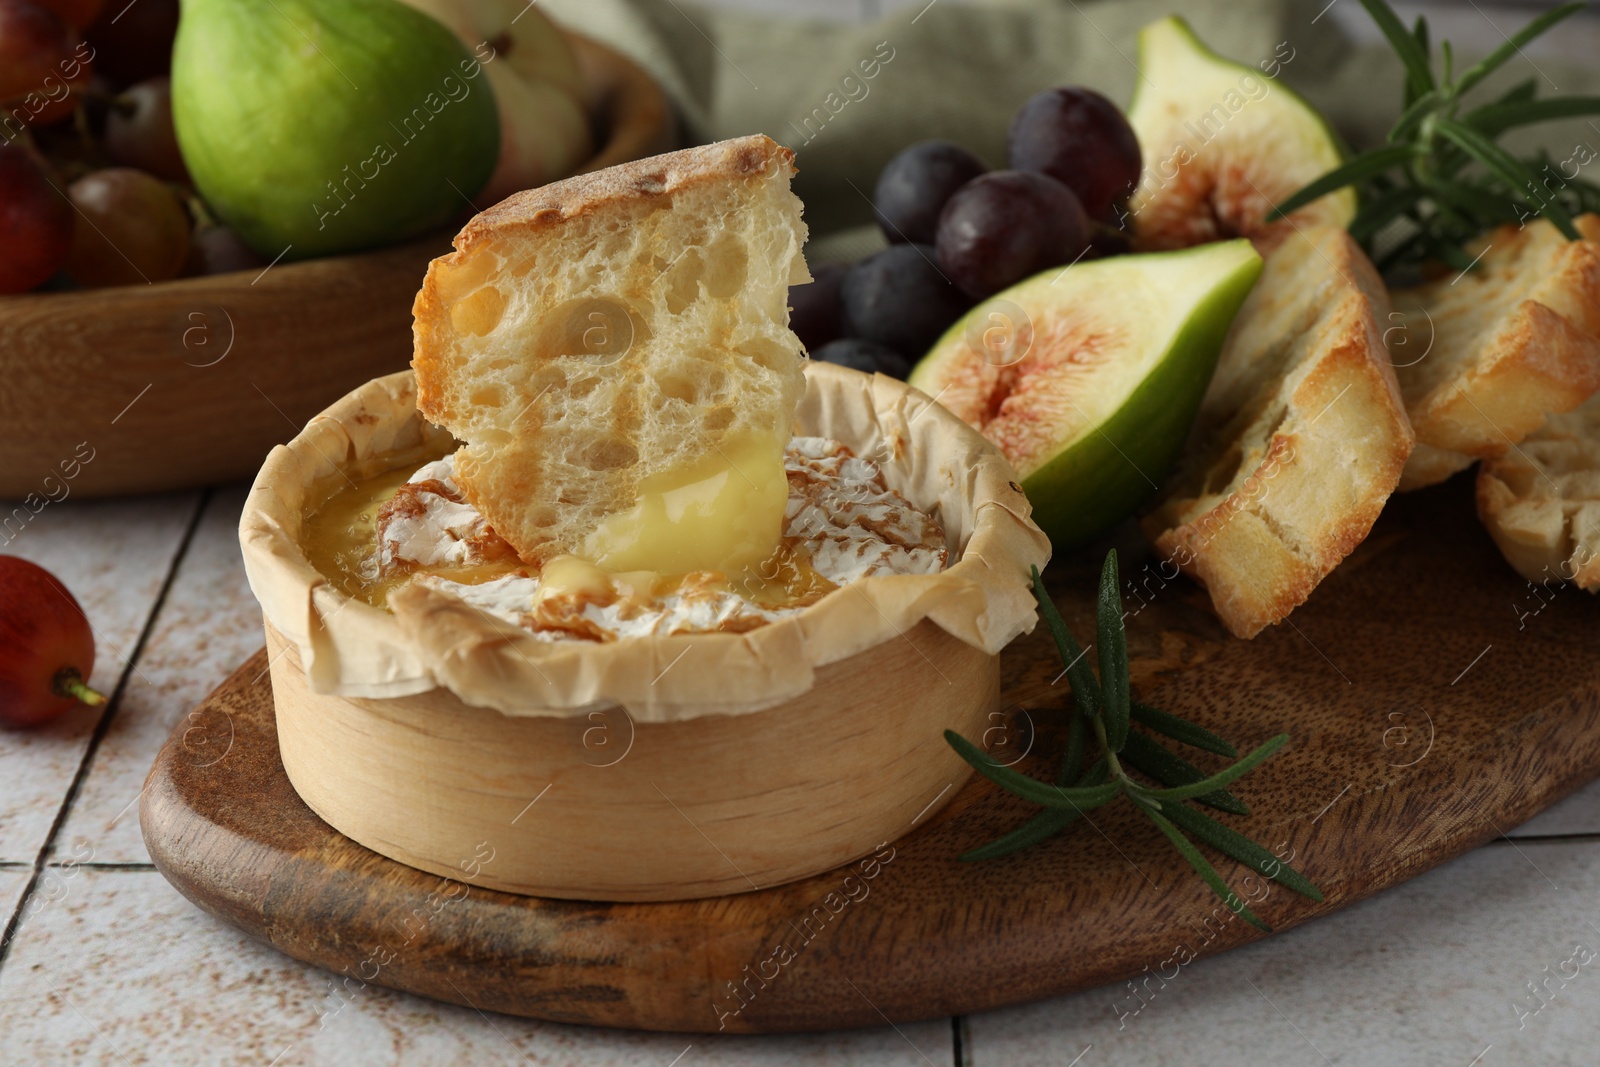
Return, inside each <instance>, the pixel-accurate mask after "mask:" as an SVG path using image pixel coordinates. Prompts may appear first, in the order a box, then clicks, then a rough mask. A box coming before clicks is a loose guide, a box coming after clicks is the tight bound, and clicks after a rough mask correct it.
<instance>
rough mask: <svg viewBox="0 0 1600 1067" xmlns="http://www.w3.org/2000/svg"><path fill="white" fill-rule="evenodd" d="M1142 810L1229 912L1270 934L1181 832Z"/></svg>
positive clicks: (1163, 820)
mask: <svg viewBox="0 0 1600 1067" xmlns="http://www.w3.org/2000/svg"><path fill="white" fill-rule="evenodd" d="M1143 810H1144V813H1145V814H1146V815H1147V816H1149V818H1150V821H1151V822H1153V823H1155V824H1156V826H1157V828H1158V829H1160V831H1161V832H1162V833H1163V834H1166V835H1167V840H1168V841H1171V842H1172V847H1173V848H1176V849H1177V850H1178V853H1179V855H1181V856H1182V857H1183V858H1184V859H1186V860H1188V861H1189V866H1191V867H1193V868H1194V869H1195V872H1196V873H1197V874H1199V875H1200V877H1201V878H1203V879H1205V883H1206V885H1208V886H1210V887H1211V891H1212V892H1213V893H1215V894H1216V895H1217V897H1218V899H1220V900H1221V901H1222V903H1224V904H1225V905H1227V907H1228V910H1229V911H1231V912H1233V913H1234V914H1235V915H1237V916H1239V917H1240V918H1241V919H1243V920H1244V921H1245V922H1247V923H1249V924H1250V925H1251V926H1254V927H1255V928H1256V929H1257V930H1261V931H1263V932H1265V933H1269V934H1270V933H1272V927H1270V926H1268V925H1267V924H1266V923H1264V922H1262V921H1261V919H1260V918H1259V917H1258V916H1257V915H1256V913H1255V912H1253V911H1251V910H1250V908H1249V905H1247V904H1245V902H1244V901H1242V900H1240V899H1239V897H1238V895H1237V894H1236V893H1234V891H1233V890H1231V889H1229V888H1228V883H1227V882H1224V881H1223V880H1222V875H1220V874H1218V873H1217V869H1216V868H1215V867H1213V866H1211V861H1210V860H1208V859H1206V858H1205V857H1204V856H1202V855H1201V854H1200V850H1199V849H1198V848H1195V847H1194V843H1193V842H1191V841H1190V840H1189V839H1188V838H1187V837H1184V836H1183V832H1182V831H1181V830H1179V829H1178V828H1177V827H1176V826H1174V825H1172V823H1170V822H1168V821H1167V819H1166V818H1165V817H1164V816H1162V815H1161V814H1159V813H1158V812H1154V811H1151V810H1150V809H1149V808H1145V809H1143Z"/></svg>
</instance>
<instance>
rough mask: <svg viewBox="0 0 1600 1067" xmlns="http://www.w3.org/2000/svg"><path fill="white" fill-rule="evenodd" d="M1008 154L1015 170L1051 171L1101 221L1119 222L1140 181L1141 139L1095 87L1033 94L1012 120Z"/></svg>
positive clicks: (1051, 174)
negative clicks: (1124, 205)
mask: <svg viewBox="0 0 1600 1067" xmlns="http://www.w3.org/2000/svg"><path fill="white" fill-rule="evenodd" d="M1009 152H1010V157H1011V166H1012V167H1013V169H1016V170H1035V171H1039V172H1040V173H1041V174H1048V175H1050V177H1052V178H1054V179H1056V181H1058V182H1061V183H1062V184H1063V185H1065V186H1066V187H1067V188H1069V189H1071V190H1072V191H1073V192H1074V193H1076V194H1077V195H1078V200H1079V201H1080V202H1081V203H1082V204H1083V209H1084V211H1086V212H1088V214H1089V217H1090V218H1092V219H1095V220H1097V221H1099V222H1106V223H1111V224H1113V225H1115V224H1116V223H1117V221H1118V218H1117V216H1118V209H1119V207H1120V206H1121V205H1122V203H1123V201H1125V200H1127V198H1128V197H1129V196H1131V195H1132V194H1133V190H1134V187H1135V186H1137V185H1138V184H1139V172H1140V167H1141V165H1142V159H1141V157H1140V154H1139V139H1138V138H1137V137H1135V136H1134V133H1133V128H1132V127H1131V126H1129V125H1128V120H1127V119H1125V118H1124V117H1123V116H1122V112H1120V111H1118V110H1117V105H1115V104H1113V103H1112V102H1111V101H1109V100H1107V99H1106V98H1105V97H1103V96H1101V95H1100V94H1099V93H1097V92H1095V91H1094V90H1092V89H1082V88H1076V87H1072V86H1062V87H1060V88H1057V89H1046V90H1045V91H1044V92H1042V93H1039V94H1037V95H1036V96H1033V97H1031V98H1030V99H1029V100H1028V102H1027V103H1025V104H1023V105H1022V107H1021V109H1020V110H1018V112H1017V115H1016V118H1014V119H1012V121H1011V135H1010V138H1009Z"/></svg>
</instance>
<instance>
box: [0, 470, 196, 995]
mask: <svg viewBox="0 0 1600 1067" xmlns="http://www.w3.org/2000/svg"><path fill="white" fill-rule="evenodd" d="M214 495H215V494H214V493H213V491H212V490H210V489H206V490H204V491H202V492H201V494H200V501H199V503H198V504H196V505H195V509H194V514H193V515H191V516H190V517H189V525H188V526H187V527H185V528H184V531H183V537H182V538H181V539H179V541H178V549H177V551H176V552H174V553H173V554H172V565H171V566H170V567H168V568H167V573H166V577H164V578H163V579H162V581H161V588H160V589H158V590H157V591H156V598H155V601H154V603H152V604H151V605H150V613H149V614H148V615H147V616H145V620H144V625H143V626H142V627H140V628H139V636H138V638H137V639H136V640H135V641H134V643H133V648H132V649H130V650H129V652H128V662H127V663H124V664H123V665H122V670H121V672H120V673H119V674H118V675H117V684H116V686H115V687H113V688H112V690H111V697H110V699H109V700H107V701H106V710H105V713H104V714H103V715H101V716H100V720H99V721H98V722H96V723H95V726H94V732H93V733H92V734H91V735H90V736H89V744H88V745H87V746H86V747H85V748H84V750H83V758H82V759H80V760H79V761H78V770H77V772H76V773H75V774H74V775H73V776H72V783H71V784H70V785H69V786H67V791H66V794H65V795H64V796H63V797H62V798H61V806H60V807H59V808H57V809H56V817H55V820H54V821H53V822H51V824H50V830H49V832H48V833H46V834H45V838H44V843H43V844H41V845H40V846H39V854H38V855H37V856H35V857H34V860H33V864H32V870H33V873H32V874H31V875H30V876H29V878H28V884H27V886H26V887H25V888H24V889H23V890H22V896H21V897H19V898H18V899H17V906H16V908H15V909H14V910H13V911H12V913H11V917H10V919H8V920H7V921H6V926H5V930H4V932H0V968H3V967H4V966H5V963H6V957H7V956H9V955H10V953H11V943H12V942H13V941H15V940H16V936H17V930H18V929H19V928H20V927H21V925H22V913H23V912H24V911H25V910H26V909H27V907H28V901H29V900H31V899H32V898H33V893H34V890H35V889H37V888H38V885H39V876H40V875H41V874H42V873H43V872H44V868H45V866H46V857H48V856H49V855H50V850H51V848H53V847H54V846H55V843H56V835H58V834H59V833H60V832H61V828H62V827H63V826H65V825H66V822H67V816H68V815H69V814H71V812H72V803H73V801H75V800H76V799H77V798H78V790H79V789H81V788H82V786H83V780H84V779H85V778H87V777H88V775H89V768H90V766H91V765H92V764H93V763H94V757H95V753H96V752H98V751H99V750H100V742H101V741H102V740H103V739H104V738H105V735H106V733H107V732H108V731H109V730H110V728H111V722H112V720H113V719H115V718H116V715H117V712H118V711H119V710H120V709H121V707H122V700H123V697H124V696H125V695H126V693H127V689H128V680H129V679H130V678H131V677H132V676H133V670H134V667H135V666H136V665H137V664H138V662H139V657H140V656H142V655H143V654H144V647H145V644H146V643H147V642H148V641H149V640H150V634H151V633H152V632H154V630H155V626H156V620H157V619H158V618H159V617H160V616H161V609H162V608H163V607H165V606H166V603H167V595H168V594H169V593H170V592H171V591H172V585H173V582H174V581H175V580H176V579H177V576H178V568H180V567H181V566H183V560H184V557H185V556H187V555H188V554H189V545H190V544H191V543H193V541H194V535H195V531H196V530H197V529H199V527H200V519H201V517H202V516H203V515H205V513H206V508H208V507H209V506H210V505H211V501H212V498H213V496H214Z"/></svg>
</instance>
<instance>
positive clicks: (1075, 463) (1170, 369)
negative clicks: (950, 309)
mask: <svg viewBox="0 0 1600 1067" xmlns="http://www.w3.org/2000/svg"><path fill="white" fill-rule="evenodd" d="M1260 273H1261V257H1260V256H1259V255H1258V254H1257V253H1256V252H1255V250H1254V249H1253V248H1252V247H1251V245H1250V242H1249V241H1245V240H1234V241H1226V242H1217V243H1213V244H1209V245H1205V246H1202V247H1200V248H1194V249H1188V250H1184V251H1178V252H1167V253H1150V254H1144V255H1129V256H1117V257H1114V258H1110V259H1100V260H1094V261H1090V262H1085V263H1079V264H1076V265H1074V266H1071V267H1068V268H1066V269H1065V270H1061V271H1056V270H1051V271H1046V272H1044V273H1043V274H1039V275H1036V276H1035V277H1033V278H1030V279H1028V280H1027V281H1025V282H1022V283H1021V284H1019V285H1015V286H1013V287H1011V288H1010V289H1007V290H1005V291H1003V292H1001V293H998V294H996V295H995V296H993V297H990V298H989V299H988V300H985V301H984V302H983V303H981V304H979V305H978V306H977V307H975V308H973V309H972V311H971V312H969V313H968V314H967V315H966V317H964V318H963V319H962V320H961V321H959V322H957V323H956V324H955V325H954V326H952V327H951V328H950V330H949V332H947V333H946V334H945V335H944V336H943V337H942V338H940V339H939V341H938V342H937V343H936V344H935V345H934V346H933V348H932V349H931V350H930V351H929V352H928V355H927V356H926V357H924V358H923V360H922V362H921V363H919V364H917V368H916V370H915V371H913V372H912V375H911V379H910V381H911V384H912V385H914V386H916V387H917V388H919V389H921V390H922V391H923V392H925V393H927V394H928V395H929V396H932V397H934V398H935V399H937V400H938V401H939V402H940V403H942V404H943V405H944V406H945V407H947V408H949V409H950V410H951V411H953V412H954V413H955V414H956V415H957V416H959V417H960V418H961V419H962V420H963V421H964V422H966V423H967V424H968V425H970V426H972V427H974V428H975V429H977V430H978V431H979V432H980V433H982V434H983V435H984V436H985V437H987V438H988V439H989V440H990V441H993V442H994V443H995V444H996V445H998V446H999V447H1000V450H1001V451H1002V452H1004V453H1005V454H1006V458H1008V459H1009V460H1010V461H1011V464H1012V466H1013V467H1015V468H1016V470H1017V475H1018V477H1019V478H1020V479H1021V482H1022V487H1023V489H1024V490H1025V491H1026V492H1027V494H1028V499H1029V500H1030V501H1031V502H1032V504H1033V519H1034V521H1035V522H1037V523H1038V524H1039V526H1040V527H1041V528H1042V529H1043V530H1044V532H1045V533H1046V534H1048V535H1049V536H1050V540H1051V543H1052V544H1053V545H1054V546H1055V548H1056V550H1057V551H1060V550H1063V549H1066V548H1070V547H1072V546H1074V545H1079V544H1082V543H1084V542H1086V541H1088V540H1091V539H1093V538H1094V537H1097V536H1099V535H1100V534H1103V533H1105V532H1106V531H1107V530H1109V529H1110V528H1111V527H1112V526H1114V525H1116V524H1117V523H1118V522H1120V521H1121V520H1122V519H1124V518H1126V517H1127V516H1128V515H1129V514H1130V513H1131V512H1132V511H1133V510H1134V509H1135V508H1136V507H1138V506H1139V505H1140V504H1141V503H1142V502H1144V500H1146V499H1147V498H1148V497H1150V496H1151V495H1152V494H1153V493H1154V492H1155V490H1156V488H1157V486H1158V485H1159V484H1160V483H1161V480H1162V479H1163V478H1164V477H1165V476H1166V474H1167V472H1168V470H1169V469H1170V468H1171V466H1172V464H1173V462H1174V460H1176V459H1177V457H1178V453H1179V451H1180V450H1181V449H1182V447H1183V443H1184V440H1185V439H1186V438H1187V437H1188V434H1189V428H1190V425H1191V424H1192V423H1193V422H1194V417H1195V413H1196V411H1197V410H1198V409H1199V405H1200V399H1201V397H1202V396H1204V394H1205V391H1206V386H1207V385H1208V384H1209V382H1210V380H1211V375H1212V372H1213V371H1214V370H1215V369H1216V364H1217V356H1218V354H1219V353H1220V352H1221V350H1222V342H1223V339H1224V337H1226V335H1227V332H1228V327H1229V326H1230V325H1231V324H1232V322H1233V318H1234V315H1235V314H1236V313H1237V312H1238V310H1239V306H1240V305H1241V304H1242V303H1243V302H1244V298H1245V297H1246V296H1247V295H1248V294H1249V292H1250V289H1251V287H1252V286H1253V285H1254V284H1255V280H1256V277H1257V276H1258V275H1259V274H1260Z"/></svg>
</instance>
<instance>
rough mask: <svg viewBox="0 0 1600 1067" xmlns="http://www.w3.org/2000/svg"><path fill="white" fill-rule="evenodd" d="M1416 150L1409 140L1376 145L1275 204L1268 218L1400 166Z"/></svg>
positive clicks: (1287, 212)
mask: <svg viewBox="0 0 1600 1067" xmlns="http://www.w3.org/2000/svg"><path fill="white" fill-rule="evenodd" d="M1416 151H1417V150H1416V149H1415V148H1414V147H1413V146H1411V145H1409V144H1396V145H1386V146H1385V147H1383V148H1374V149H1373V150H1372V151H1370V152H1363V153H1362V154H1361V155H1359V156H1356V157H1355V158H1354V159H1352V160H1350V161H1348V162H1346V163H1343V164H1341V165H1340V166H1337V167H1335V168H1334V169H1333V170H1330V171H1329V172H1328V173H1326V174H1324V175H1323V176H1322V177H1320V178H1318V179H1317V180H1316V181H1314V182H1312V183H1311V184H1309V185H1307V186H1306V187H1305V188H1303V189H1301V190H1300V191H1299V192H1297V193H1295V194H1294V195H1293V196H1291V197H1289V199H1287V200H1285V201H1284V202H1283V203H1281V204H1279V205H1277V206H1276V207H1274V208H1273V209H1272V210H1271V211H1269V212H1268V213H1267V221H1268V222H1276V221H1277V220H1278V219H1281V218H1283V217H1284V216H1285V215H1287V214H1289V212H1291V211H1294V210H1296V209H1298V208H1302V207H1305V206H1306V205H1307V204H1309V203H1311V202H1312V201H1313V200H1320V199H1322V197H1324V196H1326V195H1327V194H1329V193H1331V192H1333V191H1334V190H1336V189H1342V188H1344V187H1345V186H1346V185H1349V184H1351V183H1352V182H1361V181H1366V180H1367V179H1368V178H1372V177H1375V176H1377V175H1379V174H1382V173H1383V172H1384V171H1386V170H1390V169H1392V168H1394V167H1398V166H1400V165H1401V164H1402V163H1406V162H1408V161H1409V160H1410V159H1411V158H1412V157H1413V156H1414V155H1416Z"/></svg>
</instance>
